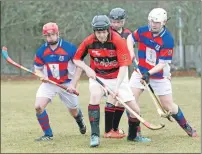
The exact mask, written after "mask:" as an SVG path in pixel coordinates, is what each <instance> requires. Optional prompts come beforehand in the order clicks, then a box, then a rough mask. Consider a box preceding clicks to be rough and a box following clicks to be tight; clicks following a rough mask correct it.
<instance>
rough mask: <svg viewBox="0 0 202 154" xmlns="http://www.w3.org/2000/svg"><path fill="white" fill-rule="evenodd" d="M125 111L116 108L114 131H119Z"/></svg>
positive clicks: (121, 108)
mask: <svg viewBox="0 0 202 154" xmlns="http://www.w3.org/2000/svg"><path fill="white" fill-rule="evenodd" d="M124 110H125V108H123V107H115V113H114V119H113V129H114V131H117V130H118V127H119V123H120V120H121V117H122V115H123V112H124Z"/></svg>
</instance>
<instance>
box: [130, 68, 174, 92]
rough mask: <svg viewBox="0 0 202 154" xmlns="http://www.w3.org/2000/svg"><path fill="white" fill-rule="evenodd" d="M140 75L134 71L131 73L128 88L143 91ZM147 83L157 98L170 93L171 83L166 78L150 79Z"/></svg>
mask: <svg viewBox="0 0 202 154" xmlns="http://www.w3.org/2000/svg"><path fill="white" fill-rule="evenodd" d="M140 79H141V75H140V74H139V73H137V72H136V71H133V73H132V75H131V78H130V81H129V83H130V87H132V88H139V89H144V90H145V86H144V85H143V84H142V83H141V82H140ZM149 83H150V85H151V87H152V88H153V90H154V93H155V94H156V95H158V96H161V95H168V94H171V93H172V86H171V82H170V80H169V79H168V78H164V79H150V80H149Z"/></svg>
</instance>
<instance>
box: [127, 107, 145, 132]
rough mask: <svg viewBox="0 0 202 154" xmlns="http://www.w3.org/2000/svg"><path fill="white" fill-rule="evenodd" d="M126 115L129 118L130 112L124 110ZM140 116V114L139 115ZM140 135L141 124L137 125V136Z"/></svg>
mask: <svg viewBox="0 0 202 154" xmlns="http://www.w3.org/2000/svg"><path fill="white" fill-rule="evenodd" d="M126 115H127V117H128V118H129V117H130V113H129V112H128V111H127V110H126ZM140 116H141V115H140ZM138 135H139V136H141V135H142V134H141V126H140V125H139V126H137V136H138Z"/></svg>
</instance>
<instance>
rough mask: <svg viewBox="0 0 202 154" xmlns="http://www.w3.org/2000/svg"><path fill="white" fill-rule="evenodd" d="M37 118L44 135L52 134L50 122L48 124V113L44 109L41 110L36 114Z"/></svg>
mask: <svg viewBox="0 0 202 154" xmlns="http://www.w3.org/2000/svg"><path fill="white" fill-rule="evenodd" d="M36 116H37V119H38V121H39V124H40V126H41V128H42V130H43V132H44V134H45V135H46V136H53V133H52V130H51V127H50V124H49V118H48V114H47V113H46V110H44V111H43V113H41V114H36Z"/></svg>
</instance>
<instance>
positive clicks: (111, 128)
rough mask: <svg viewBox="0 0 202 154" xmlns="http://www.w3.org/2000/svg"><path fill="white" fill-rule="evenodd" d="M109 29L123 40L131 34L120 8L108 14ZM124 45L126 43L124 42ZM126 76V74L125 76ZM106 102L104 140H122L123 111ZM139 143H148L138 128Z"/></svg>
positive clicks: (147, 139)
mask: <svg viewBox="0 0 202 154" xmlns="http://www.w3.org/2000/svg"><path fill="white" fill-rule="evenodd" d="M109 19H110V23H111V24H110V27H111V29H112V30H114V31H115V32H117V33H118V34H119V35H120V36H121V37H122V38H123V39H124V40H126V39H127V37H128V35H129V34H131V33H132V32H131V31H130V30H129V29H127V28H124V25H125V20H126V11H125V10H124V9H122V8H114V9H112V10H111V11H110V13H109ZM125 43H126V41H125ZM125 75H126V76H128V73H126V74H125ZM109 101H110V100H107V102H106V106H105V133H104V137H105V138H123V137H125V136H126V134H125V133H124V131H123V130H121V129H119V128H118V126H119V123H120V119H121V117H122V115H123V112H124V110H125V108H124V107H121V106H116V105H114V104H115V102H113V103H110V102H109ZM135 140H136V141H139V142H148V141H150V139H149V138H146V137H143V136H142V135H141V131H140V126H138V130H137V136H136V138H135Z"/></svg>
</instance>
